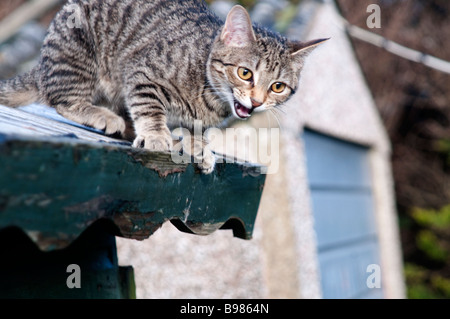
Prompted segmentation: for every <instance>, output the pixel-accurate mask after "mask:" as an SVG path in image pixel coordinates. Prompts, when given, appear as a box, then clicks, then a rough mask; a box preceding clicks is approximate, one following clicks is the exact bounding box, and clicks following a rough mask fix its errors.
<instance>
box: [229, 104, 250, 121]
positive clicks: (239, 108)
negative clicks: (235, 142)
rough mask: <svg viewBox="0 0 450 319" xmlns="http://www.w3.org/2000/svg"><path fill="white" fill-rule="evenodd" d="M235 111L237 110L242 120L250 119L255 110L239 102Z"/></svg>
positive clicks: (235, 106)
mask: <svg viewBox="0 0 450 319" xmlns="http://www.w3.org/2000/svg"><path fill="white" fill-rule="evenodd" d="M234 109H235V110H236V114H237V115H238V116H239V117H240V118H242V119H246V118H248V117H250V114H252V112H253V109H248V108H246V107H245V106H243V105H242V104H241V103H239V102H237V101H235V102H234Z"/></svg>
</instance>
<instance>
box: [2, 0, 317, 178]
mask: <svg viewBox="0 0 450 319" xmlns="http://www.w3.org/2000/svg"><path fill="white" fill-rule="evenodd" d="M232 12H234V13H231V12H230V14H229V18H227V21H226V24H225V26H224V22H223V21H221V20H220V19H219V18H218V17H217V16H215V15H214V14H213V13H212V12H211V11H209V9H208V8H207V6H206V4H205V3H204V2H203V1H200V0H152V1H150V0H69V1H68V3H67V4H66V5H65V6H64V7H63V9H62V10H61V11H60V12H59V13H58V14H57V15H56V17H55V19H54V21H53V22H52V24H51V25H50V27H49V30H48V35H47V37H46V39H45V41H44V44H43V47H42V52H41V58H40V63H39V65H38V66H37V67H36V68H35V69H33V70H32V71H31V72H30V73H28V74H25V75H22V76H19V77H16V78H14V79H11V80H8V81H3V82H0V104H4V105H8V106H12V107H15V106H19V105H23V104H27V103H31V102H33V101H40V102H42V103H46V104H48V105H51V106H53V107H55V108H56V110H57V111H58V112H59V113H60V114H62V115H63V116H65V117H67V118H68V119H71V120H74V121H76V122H79V123H81V124H85V125H88V126H92V127H95V128H97V129H101V130H104V131H105V132H106V134H115V133H121V134H122V135H123V134H124V132H125V130H126V122H125V120H126V119H131V120H132V123H133V128H134V134H132V135H133V136H132V138H134V144H133V145H134V146H136V147H145V148H148V149H152V150H159V151H161V150H170V149H171V148H172V139H171V134H170V130H169V127H174V126H183V127H186V128H189V129H192V128H193V124H194V120H201V121H202V124H203V126H204V127H205V128H207V127H210V126H215V125H218V124H219V123H220V122H222V121H223V120H224V119H225V118H227V117H230V116H235V117H238V116H237V114H236V109H235V106H236V104H235V103H237V102H239V103H240V104H238V105H240V106H242V107H243V109H244V110H246V109H245V108H248V109H249V110H250V109H251V111H253V108H254V107H253V106H252V103H253V102H254V101H256V99H258V100H261V101H259V102H261V103H262V107H260V108H258V110H256V108H255V110H256V111H259V110H264V109H270V108H273V107H276V106H277V105H279V104H281V103H283V102H285V101H286V100H287V99H288V98H289V96H290V95H291V94H292V93H293V92H294V91H295V89H296V87H297V84H298V79H299V75H300V70H301V68H302V65H303V59H304V57H305V56H306V54H307V53H308V52H309V51H310V48H313V47H315V45H317V44H318V43H319V42H320V41H319V42H315V43H312V42H311V43H308V44H301V43H300V42H297V43H294V42H289V41H288V40H287V39H285V38H283V37H281V36H280V35H278V34H276V33H273V32H270V31H268V30H265V29H263V28H260V27H253V28H252V26H251V22H250V20H249V18H248V14H247V13H246V12H245V10H244V9H243V8H242V7H235V8H233V10H232ZM246 19H248V23H249V25H248V26H247V27H246ZM236 23H238V24H239V23H242V28H244V29H245V28H247V30H246V32H247V33H246V35H248V36H247V38H245V37H246V36H244V38H242V37H241V38H239V39H240V40H239V41H241V40H242V39H243V41H244V43H243V45H240V44H242V43H240V42H239V43H240V44H239V45H238V46H236V45H234V44H233V41H234V40H233V36H235V35H234V34H235V33H236V32H237V33H239V32H241V31H242V30H241V29H242V28H241V29H240V28H234V29H233V26H236V25H237V24H236ZM227 30H228V31H230V32H228V33H227V32H225V31H227ZM232 30H233V31H232ZM230 43H231V44H230ZM236 43H237V42H236ZM298 52H300V53H299V54H297V53H298ZM239 66H245V67H247V68H251V69H252V70H253V72H254V80H255V81H253V83H252V84H250V83H245V82H243V81H242V80H240V79H239V78H238V77H237V75H236V69H237V68H238V67H239ZM274 81H282V82H283V83H286V84H287V86H288V90H286V92H284V94H272V93H271V92H269V91H270V90H268V88H269V87H270V84H271V83H272V82H274ZM252 101H253V102H252ZM250 113H251V112H250ZM204 155H205V154H204ZM205 156H209V157H211V156H212V154H206V155H205ZM211 161H212V160H211V158H209V159H208V160H207V161H205V162H207V163H209V164H205V167H203V169H204V171H205V172H210V171H211V170H212V168H213V166H214V163H212V164H210V163H211Z"/></svg>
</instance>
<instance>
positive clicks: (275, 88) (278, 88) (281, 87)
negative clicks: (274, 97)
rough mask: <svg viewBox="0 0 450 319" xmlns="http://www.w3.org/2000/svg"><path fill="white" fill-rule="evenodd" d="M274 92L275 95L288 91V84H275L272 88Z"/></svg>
mask: <svg viewBox="0 0 450 319" xmlns="http://www.w3.org/2000/svg"><path fill="white" fill-rule="evenodd" d="M271 89H272V91H273V92H275V93H282V92H283V91H284V90H285V89H286V84H284V83H282V82H275V83H274V84H272V87H271Z"/></svg>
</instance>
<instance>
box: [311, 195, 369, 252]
mask: <svg viewBox="0 0 450 319" xmlns="http://www.w3.org/2000/svg"><path fill="white" fill-rule="evenodd" d="M311 199H312V208H313V214H314V225H315V230H316V234H317V240H318V249H319V251H321V250H322V249H329V248H330V247H334V246H339V245H344V244H346V243H348V242H351V241H358V240H359V239H361V238H367V237H370V236H373V237H376V231H377V230H376V224H375V220H374V215H373V214H374V208H373V200H372V194H371V193H370V192H367V191H354V190H353V191H346V190H313V191H311Z"/></svg>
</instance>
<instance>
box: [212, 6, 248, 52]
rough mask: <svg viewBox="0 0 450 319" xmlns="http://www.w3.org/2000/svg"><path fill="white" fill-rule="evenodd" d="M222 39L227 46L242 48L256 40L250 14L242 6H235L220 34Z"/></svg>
mask: <svg viewBox="0 0 450 319" xmlns="http://www.w3.org/2000/svg"><path fill="white" fill-rule="evenodd" d="M220 40H221V41H223V42H224V43H225V45H227V46H231V47H237V48H242V47H246V46H248V45H249V44H251V43H252V42H254V41H256V37H255V33H254V32H253V27H252V22H251V20H250V16H249V15H248V13H247V10H245V9H244V8H243V7H242V6H240V5H236V6H234V7H233V8H232V9H231V10H230V12H229V13H228V16H227V20H226V22H225V25H224V27H223V29H222V33H221V34H220Z"/></svg>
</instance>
